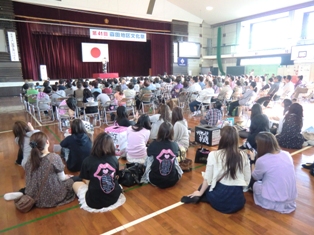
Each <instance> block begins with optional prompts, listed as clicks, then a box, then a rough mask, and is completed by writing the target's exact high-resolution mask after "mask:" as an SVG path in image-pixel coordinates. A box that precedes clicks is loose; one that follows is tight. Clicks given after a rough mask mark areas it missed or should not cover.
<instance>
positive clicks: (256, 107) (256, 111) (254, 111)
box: [251, 103, 263, 120]
mask: <svg viewBox="0 0 314 235" xmlns="http://www.w3.org/2000/svg"><path fill="white" fill-rule="evenodd" d="M258 114H263V109H262V106H261V105H260V104H258V103H256V104H254V105H253V106H252V109H251V120H252V119H253V117H255V116H256V115H258Z"/></svg>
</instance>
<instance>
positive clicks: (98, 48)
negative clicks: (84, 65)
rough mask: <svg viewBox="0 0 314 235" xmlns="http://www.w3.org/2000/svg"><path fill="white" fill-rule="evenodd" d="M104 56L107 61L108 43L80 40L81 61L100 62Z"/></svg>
mask: <svg viewBox="0 0 314 235" xmlns="http://www.w3.org/2000/svg"><path fill="white" fill-rule="evenodd" d="M104 58H106V60H107V62H109V53H108V44H103V43H84V42H82V61H83V62H102V61H103V59H104Z"/></svg>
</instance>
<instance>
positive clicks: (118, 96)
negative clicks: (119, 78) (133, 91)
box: [114, 85, 125, 106]
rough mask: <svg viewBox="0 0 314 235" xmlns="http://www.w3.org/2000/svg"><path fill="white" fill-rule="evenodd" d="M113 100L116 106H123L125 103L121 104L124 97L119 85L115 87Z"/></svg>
mask: <svg viewBox="0 0 314 235" xmlns="http://www.w3.org/2000/svg"><path fill="white" fill-rule="evenodd" d="M114 98H115V101H116V104H117V105H118V106H121V105H125V102H121V101H122V100H123V99H124V98H125V96H124V94H123V91H122V90H121V86H120V85H118V86H116V93H115V94H114Z"/></svg>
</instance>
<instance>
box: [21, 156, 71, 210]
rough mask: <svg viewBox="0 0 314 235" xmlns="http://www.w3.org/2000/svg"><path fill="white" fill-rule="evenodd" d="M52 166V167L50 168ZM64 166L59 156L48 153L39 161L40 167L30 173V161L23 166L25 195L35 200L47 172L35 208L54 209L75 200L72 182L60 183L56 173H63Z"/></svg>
mask: <svg viewBox="0 0 314 235" xmlns="http://www.w3.org/2000/svg"><path fill="white" fill-rule="evenodd" d="M51 164H52V167H51ZM63 169H64V164H63V163H62V160H61V158H60V156H59V155H57V154H55V153H49V154H48V155H46V156H44V157H43V158H42V159H41V162H40V166H39V168H38V169H37V170H35V171H34V172H32V164H31V161H27V163H26V165H25V172H26V190H25V193H26V195H29V196H31V197H32V198H34V199H36V196H37V193H38V191H39V189H40V187H41V184H42V182H43V180H44V178H45V176H46V174H47V170H48V171H49V175H48V178H47V180H46V182H44V186H43V188H42V191H41V193H40V195H39V198H38V200H37V202H36V207H56V206H60V205H64V204H67V203H69V202H71V201H73V200H74V199H75V193H74V191H73V189H72V185H73V183H74V182H73V180H72V179H67V180H65V181H61V180H60V179H59V177H58V173H60V172H63Z"/></svg>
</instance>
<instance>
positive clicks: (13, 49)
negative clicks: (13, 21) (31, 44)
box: [8, 31, 20, 61]
mask: <svg viewBox="0 0 314 235" xmlns="http://www.w3.org/2000/svg"><path fill="white" fill-rule="evenodd" d="M8 41H9V49H10V57H11V61H20V59H19V52H18V49H17V42H16V34H15V32H13V31H8Z"/></svg>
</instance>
